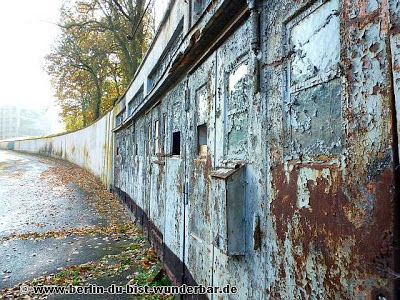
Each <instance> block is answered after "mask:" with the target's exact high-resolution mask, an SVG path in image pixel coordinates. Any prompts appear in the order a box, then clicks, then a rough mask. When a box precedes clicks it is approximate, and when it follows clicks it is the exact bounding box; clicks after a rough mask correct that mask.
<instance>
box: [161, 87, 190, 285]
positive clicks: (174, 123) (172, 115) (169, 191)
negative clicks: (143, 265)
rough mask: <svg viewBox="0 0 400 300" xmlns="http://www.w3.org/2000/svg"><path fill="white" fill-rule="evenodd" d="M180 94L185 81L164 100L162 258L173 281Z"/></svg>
mask: <svg viewBox="0 0 400 300" xmlns="http://www.w3.org/2000/svg"><path fill="white" fill-rule="evenodd" d="M184 94H185V84H182V83H181V84H180V85H178V86H177V87H176V88H175V89H174V90H173V91H171V92H170V93H169V94H168V95H167V96H166V99H165V103H167V105H168V107H167V108H166V113H167V130H166V132H167V138H166V142H167V147H166V149H167V154H166V160H165V164H166V165H165V168H166V195H165V224H164V245H165V249H164V261H168V263H169V265H168V266H167V265H166V271H167V273H168V275H169V276H170V278H172V280H173V281H175V282H177V283H181V282H182V278H183V263H182V262H183V261H184V228H185V226H184V216H185V214H184V200H185V197H184V185H185V168H184V166H185V160H184V158H185V153H184V151H185V147H184V146H183V145H182V142H181V141H182V140H183V136H184V130H185V125H184V124H185V115H184V113H183V112H184V109H183V105H184Z"/></svg>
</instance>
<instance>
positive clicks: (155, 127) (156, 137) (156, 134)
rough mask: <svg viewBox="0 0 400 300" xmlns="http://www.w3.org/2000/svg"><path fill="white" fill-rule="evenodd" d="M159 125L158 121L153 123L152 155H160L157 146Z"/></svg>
mask: <svg viewBox="0 0 400 300" xmlns="http://www.w3.org/2000/svg"><path fill="white" fill-rule="evenodd" d="M159 127H160V124H159V122H158V121H156V122H155V123H154V129H155V135H154V153H155V154H158V153H160V146H159V135H160V133H159V132H160V129H159Z"/></svg>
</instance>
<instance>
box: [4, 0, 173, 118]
mask: <svg viewBox="0 0 400 300" xmlns="http://www.w3.org/2000/svg"><path fill="white" fill-rule="evenodd" d="M155 1H156V9H155V10H156V18H157V19H160V18H161V17H162V14H163V11H164V10H165V7H166V5H167V4H168V2H169V0H155ZM62 3H63V0H18V1H4V0H3V1H0V38H1V41H2V42H1V45H0V58H1V63H0V68H1V72H0V84H1V92H0V105H7V104H17V105H20V106H23V107H30V108H42V109H46V110H47V112H48V116H49V117H51V118H52V119H53V120H55V119H57V118H58V109H57V107H55V105H54V98H53V91H52V89H51V86H50V81H49V77H48V76H47V74H46V72H45V71H44V70H43V66H44V56H45V55H46V54H48V53H49V52H50V49H51V44H52V42H53V41H54V39H55V38H56V36H57V34H58V28H57V26H56V25H54V23H57V21H58V18H59V8H60V6H61V4H62Z"/></svg>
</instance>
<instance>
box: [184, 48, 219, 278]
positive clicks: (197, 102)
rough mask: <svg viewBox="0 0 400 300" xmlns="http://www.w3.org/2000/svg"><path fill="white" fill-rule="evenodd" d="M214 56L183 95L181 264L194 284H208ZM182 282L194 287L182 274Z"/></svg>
mask: <svg viewBox="0 0 400 300" xmlns="http://www.w3.org/2000/svg"><path fill="white" fill-rule="evenodd" d="M215 58H216V54H215V53H214V54H213V55H211V56H210V57H209V58H208V59H207V60H206V61H205V62H204V63H203V64H202V65H201V66H200V67H198V69H197V70H196V71H195V72H194V73H193V74H192V75H191V76H190V77H189V80H188V86H187V92H186V107H185V108H186V114H187V124H186V128H187V134H186V139H185V145H186V174H187V178H186V186H187V187H190V189H189V190H187V195H186V197H187V202H186V205H185V264H186V266H187V267H188V268H189V272H190V274H191V275H192V276H193V277H194V278H196V279H197V283H198V284H203V285H205V286H210V285H211V284H212V263H213V262H212V259H213V255H212V254H213V246H212V234H211V218H212V215H213V211H212V209H211V198H210V178H209V174H210V172H211V170H212V165H213V163H212V160H213V153H214V149H213V144H214V143H213V137H214V131H213V127H214V124H213V123H214V121H213V120H214V100H215V76H216V59H215ZM185 275H186V276H185V281H186V283H188V284H194V282H193V280H192V278H190V277H189V276H188V274H185Z"/></svg>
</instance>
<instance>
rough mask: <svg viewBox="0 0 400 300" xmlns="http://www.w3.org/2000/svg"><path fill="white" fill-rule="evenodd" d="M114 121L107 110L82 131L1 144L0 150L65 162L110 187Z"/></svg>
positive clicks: (111, 113) (111, 114)
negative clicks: (70, 163) (35, 154)
mask: <svg viewBox="0 0 400 300" xmlns="http://www.w3.org/2000/svg"><path fill="white" fill-rule="evenodd" d="M114 120H115V114H114V111H110V112H109V113H108V114H106V115H105V116H104V117H102V118H101V119H100V120H98V121H97V122H96V123H94V124H93V125H91V126H89V127H87V128H85V129H82V130H79V131H75V132H72V133H68V134H65V135H58V136H54V137H47V138H38V139H29V140H14V141H12V142H7V141H3V142H0V148H1V149H9V150H11V149H12V150H16V151H22V152H29V153H39V154H44V155H48V156H52V157H56V158H62V159H66V160H68V161H70V162H73V163H75V164H77V165H79V166H81V167H83V168H85V169H87V170H89V171H90V172H92V173H93V174H94V175H96V176H97V177H98V178H99V179H100V180H101V181H102V182H103V183H104V184H105V185H106V186H107V187H110V186H111V185H112V178H113V170H112V168H113V161H112V160H113V133H112V128H113V126H114ZM10 143H12V144H10Z"/></svg>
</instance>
